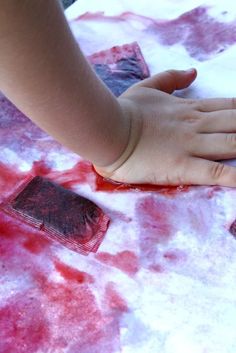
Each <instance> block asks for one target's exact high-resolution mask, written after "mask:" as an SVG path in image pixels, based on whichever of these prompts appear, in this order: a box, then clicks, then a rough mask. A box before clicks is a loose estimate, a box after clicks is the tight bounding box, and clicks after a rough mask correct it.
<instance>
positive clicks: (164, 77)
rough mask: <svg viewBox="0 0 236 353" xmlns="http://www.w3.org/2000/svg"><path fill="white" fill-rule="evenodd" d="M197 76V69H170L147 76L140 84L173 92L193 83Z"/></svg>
mask: <svg viewBox="0 0 236 353" xmlns="http://www.w3.org/2000/svg"><path fill="white" fill-rule="evenodd" d="M196 77H197V70H196V69H190V70H186V71H183V70H168V71H164V72H161V73H160V74H157V75H154V76H152V77H150V78H147V79H145V80H143V81H141V82H140V83H138V86H142V87H147V88H154V89H159V90H160V91H163V92H166V93H173V92H174V91H175V90H177V89H183V88H186V87H188V86H190V85H191V83H192V82H193V81H194V80H195V78H196Z"/></svg>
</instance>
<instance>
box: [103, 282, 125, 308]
mask: <svg viewBox="0 0 236 353" xmlns="http://www.w3.org/2000/svg"><path fill="white" fill-rule="evenodd" d="M104 299H105V301H106V303H107V306H108V307H109V308H110V309H111V310H112V311H116V312H118V313H121V312H123V313H126V312H128V310H129V308H128V305H127V303H126V301H125V300H124V298H122V296H121V295H120V294H119V293H118V292H117V290H116V288H115V285H114V283H112V282H110V283H108V284H107V287H106V293H105V297H104Z"/></svg>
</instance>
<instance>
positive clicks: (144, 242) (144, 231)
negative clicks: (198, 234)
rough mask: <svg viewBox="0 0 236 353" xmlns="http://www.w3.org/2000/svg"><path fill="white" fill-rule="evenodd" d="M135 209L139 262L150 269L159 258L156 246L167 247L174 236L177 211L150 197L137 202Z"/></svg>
mask: <svg viewBox="0 0 236 353" xmlns="http://www.w3.org/2000/svg"><path fill="white" fill-rule="evenodd" d="M135 208H136V219H137V222H138V227H139V245H140V250H141V261H142V264H143V265H144V266H148V267H150V266H151V267H152V266H153V265H156V259H157V258H159V255H158V245H167V244H168V242H169V240H170V239H171V238H172V237H173V236H174V234H175V231H176V227H175V224H174V222H173V220H174V218H175V215H176V211H177V209H176V206H175V205H174V204H172V203H171V202H170V201H169V202H167V201H166V200H165V199H162V198H158V197H155V196H151V195H149V196H144V197H143V198H141V199H140V200H138V201H137V204H136V207H135ZM158 272H159V271H158Z"/></svg>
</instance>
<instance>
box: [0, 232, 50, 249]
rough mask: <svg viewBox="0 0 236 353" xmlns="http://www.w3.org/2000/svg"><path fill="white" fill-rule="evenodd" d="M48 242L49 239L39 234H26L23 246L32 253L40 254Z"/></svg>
mask: <svg viewBox="0 0 236 353" xmlns="http://www.w3.org/2000/svg"><path fill="white" fill-rule="evenodd" d="M0 232H1V231H0ZM50 244H51V241H50V240H48V239H46V238H44V237H43V236H42V235H41V234H40V235H39V236H37V235H28V239H27V240H25V241H24V243H23V247H24V248H25V249H27V250H28V251H30V252H31V253H32V254H40V253H41V252H44V251H45V250H46V248H47V247H48V246H49V245H50Z"/></svg>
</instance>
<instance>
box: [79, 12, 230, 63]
mask: <svg viewBox="0 0 236 353" xmlns="http://www.w3.org/2000/svg"><path fill="white" fill-rule="evenodd" d="M208 9H209V7H204V6H199V7H197V8H194V9H193V10H191V11H188V12H186V13H184V14H182V15H181V16H179V17H177V18H176V19H173V20H156V19H153V18H149V17H145V16H141V15H137V14H134V13H130V12H124V13H122V14H121V15H119V16H105V15H104V13H103V12H97V13H94V14H93V13H85V14H84V15H82V16H80V17H78V18H77V20H86V21H88V20H101V21H129V20H136V21H139V22H142V23H143V24H144V25H145V27H146V29H145V31H147V32H148V33H150V35H155V36H156V38H157V40H158V41H159V42H161V43H162V44H163V45H167V46H172V45H175V44H177V43H180V44H182V45H183V46H184V47H185V49H186V51H187V52H188V53H189V55H190V56H191V57H194V58H195V59H197V60H199V61H204V60H208V59H209V58H210V57H211V56H212V55H214V54H217V53H221V52H223V51H224V50H225V49H227V48H228V47H230V46H232V45H234V44H235V43H236V21H231V22H223V21H219V20H217V19H216V18H214V17H212V16H210V15H209V14H208ZM222 14H223V15H224V14H226V12H225V13H222Z"/></svg>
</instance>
